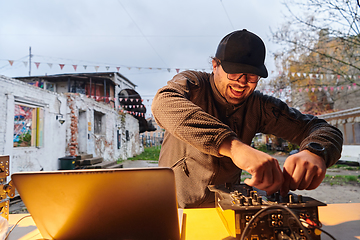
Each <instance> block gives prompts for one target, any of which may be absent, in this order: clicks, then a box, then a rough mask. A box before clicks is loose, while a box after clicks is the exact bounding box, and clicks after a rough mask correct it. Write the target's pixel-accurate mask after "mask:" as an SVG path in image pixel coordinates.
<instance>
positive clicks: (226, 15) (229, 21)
mask: <svg viewBox="0 0 360 240" xmlns="http://www.w3.org/2000/svg"><path fill="white" fill-rule="evenodd" d="M220 2H221V5H222V7H223V8H224V12H225V15H226V16H227V18H228V20H229V22H230V25H231V27H232V28H233V30H235V28H234V25H233V24H232V22H231V19H230V17H229V14H228V13H227V11H226V8H225V6H224V4H223V2H222V0H220Z"/></svg>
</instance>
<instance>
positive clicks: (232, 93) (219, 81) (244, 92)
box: [212, 60, 257, 104]
mask: <svg viewBox="0 0 360 240" xmlns="http://www.w3.org/2000/svg"><path fill="white" fill-rule="evenodd" d="M212 65H213V73H214V82H215V86H216V88H217V89H218V91H219V92H220V94H221V95H222V96H223V97H224V98H225V99H226V100H227V101H228V103H230V104H239V103H241V102H243V101H244V100H245V99H246V98H247V97H248V96H250V94H251V93H252V92H253V91H254V90H255V88H256V85H257V83H250V82H247V80H246V76H245V75H244V76H243V77H242V78H240V79H239V80H237V81H232V80H229V79H228V77H227V73H226V72H225V71H224V70H223V68H222V67H221V65H217V64H216V61H215V60H213V61H212Z"/></svg>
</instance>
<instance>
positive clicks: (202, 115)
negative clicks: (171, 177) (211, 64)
mask: <svg viewBox="0 0 360 240" xmlns="http://www.w3.org/2000/svg"><path fill="white" fill-rule="evenodd" d="M206 78H208V74H207V73H202V74H199V73H196V72H190V71H189V72H184V73H180V74H178V75H176V76H175V77H174V78H173V79H172V80H171V81H169V82H168V84H167V85H166V86H164V87H163V88H161V89H159V90H158V92H157V94H156V95H155V97H154V100H153V103H152V107H151V110H152V113H153V115H154V118H155V121H156V122H157V123H158V124H159V126H160V127H162V128H164V129H165V130H166V131H168V132H169V133H170V134H172V135H173V136H175V137H176V138H178V139H180V140H182V141H184V142H186V143H188V144H190V145H192V146H193V147H195V148H197V149H198V150H200V151H202V152H204V153H206V154H211V155H213V156H218V157H221V155H220V154H219V153H218V151H219V147H220V144H221V143H222V142H223V140H224V139H225V138H227V137H228V136H236V134H235V133H234V132H233V131H232V130H231V129H230V128H229V127H228V126H227V125H225V124H223V123H222V122H221V121H219V120H218V119H217V118H215V117H214V116H212V115H211V114H209V113H207V112H206V111H204V109H202V108H201V107H200V106H198V105H196V104H195V103H193V102H192V101H191V100H190V99H193V98H194V97H196V98H198V97H206V96H203V95H204V94H205V92H204V89H206V88H207V86H205V85H206V83H205V81H207V79H206ZM207 94H210V92H208V93H207ZM194 95H201V96H194ZM174 147H176V146H174Z"/></svg>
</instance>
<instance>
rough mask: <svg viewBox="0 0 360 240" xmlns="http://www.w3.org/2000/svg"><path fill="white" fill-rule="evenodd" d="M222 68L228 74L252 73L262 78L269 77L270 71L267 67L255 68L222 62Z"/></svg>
mask: <svg viewBox="0 0 360 240" xmlns="http://www.w3.org/2000/svg"><path fill="white" fill-rule="evenodd" d="M221 66H222V68H223V69H224V71H225V72H226V73H252V74H256V75H258V76H260V77H262V78H267V77H268V71H267V69H266V67H265V65H262V66H259V67H255V66H252V65H247V64H241V63H232V62H226V61H221Z"/></svg>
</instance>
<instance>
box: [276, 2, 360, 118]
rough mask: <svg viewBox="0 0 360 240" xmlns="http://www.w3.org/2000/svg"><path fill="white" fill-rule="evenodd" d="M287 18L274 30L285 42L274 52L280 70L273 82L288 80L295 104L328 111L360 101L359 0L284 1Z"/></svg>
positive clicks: (317, 111) (310, 109)
mask: <svg viewBox="0 0 360 240" xmlns="http://www.w3.org/2000/svg"><path fill="white" fill-rule="evenodd" d="M283 4H284V5H285V6H286V9H287V11H288V12H287V14H286V16H285V19H287V21H286V22H285V23H284V24H283V25H282V26H280V27H279V28H278V29H276V30H275V31H272V35H273V41H274V42H275V43H277V44H280V46H282V49H281V51H278V52H276V53H275V54H274V58H275V62H276V66H277V68H278V69H279V72H280V73H281V74H280V75H279V76H278V77H277V78H276V79H274V80H273V81H272V84H273V85H279V82H280V83H281V84H280V85H283V84H284V83H285V84H287V85H289V86H290V87H291V89H292V104H293V106H295V107H298V108H299V109H301V110H302V111H304V112H309V113H313V114H319V113H323V112H326V111H329V110H334V109H344V108H348V107H352V105H351V104H349V103H351V102H354V104H356V105H355V106H357V105H358V104H357V103H355V101H354V99H356V98H359V100H360V91H359V90H360V88H357V86H359V76H360V62H359V61H360V35H359V34H360V26H359V20H360V18H359V17H360V16H359V15H358V13H359V5H358V1H355V0H353V1H349V0H284V2H283Z"/></svg>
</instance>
